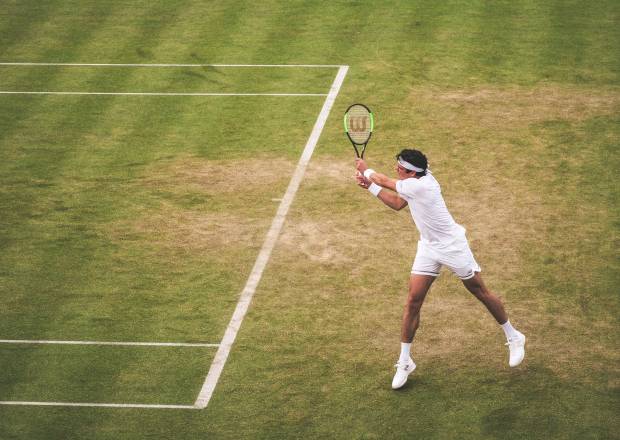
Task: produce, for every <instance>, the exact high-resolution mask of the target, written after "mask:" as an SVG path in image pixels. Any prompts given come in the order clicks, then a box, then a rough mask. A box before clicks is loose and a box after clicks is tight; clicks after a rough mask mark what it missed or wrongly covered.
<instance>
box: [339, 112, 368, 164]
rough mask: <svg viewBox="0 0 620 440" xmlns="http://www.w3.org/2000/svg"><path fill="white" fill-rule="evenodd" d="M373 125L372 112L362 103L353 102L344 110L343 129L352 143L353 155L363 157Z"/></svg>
mask: <svg viewBox="0 0 620 440" xmlns="http://www.w3.org/2000/svg"><path fill="white" fill-rule="evenodd" d="M373 126H374V117H373V115H372V112H371V111H370V109H369V108H368V107H366V106H365V105H364V104H353V105H352V106H350V107H349V108H348V109H347V111H346V112H344V131H345V133H346V134H347V137H348V138H349V140H350V141H351V143H352V144H353V149H354V150H355V155H356V156H357V157H359V158H361V159H363V158H364V151H366V145H367V144H368V141H369V140H370V136H371V135H372V129H373Z"/></svg>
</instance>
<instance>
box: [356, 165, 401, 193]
mask: <svg viewBox="0 0 620 440" xmlns="http://www.w3.org/2000/svg"><path fill="white" fill-rule="evenodd" d="M355 168H357V170H358V171H359V172H360V173H362V174H364V171H366V170H367V169H368V165H366V162H365V161H364V160H363V159H356V160H355ZM373 171H374V170H373ZM366 178H367V179H368V180H370V181H371V182H374V183H376V184H377V185H379V186H381V187H383V188H387V189H391V190H392V191H396V182H398V180H397V179H392V178H391V177H388V176H386V175H385V174H381V173H377V172H376V171H374V172H373V173H372V174H371V175H370V176H366Z"/></svg>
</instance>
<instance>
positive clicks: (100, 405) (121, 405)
mask: <svg viewBox="0 0 620 440" xmlns="http://www.w3.org/2000/svg"><path fill="white" fill-rule="evenodd" d="M0 405H14V406H81V407H84V406H85V407H98V408H154V409H200V408H198V407H197V406H195V405H149V404H143V403H79V402H26V401H23V402H20V401H17V400H9V401H0Z"/></svg>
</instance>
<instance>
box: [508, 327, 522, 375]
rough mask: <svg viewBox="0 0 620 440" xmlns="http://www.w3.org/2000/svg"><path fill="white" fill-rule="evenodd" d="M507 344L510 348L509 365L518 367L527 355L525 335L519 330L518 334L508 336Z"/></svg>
mask: <svg viewBox="0 0 620 440" xmlns="http://www.w3.org/2000/svg"><path fill="white" fill-rule="evenodd" d="M506 345H507V346H508V349H509V350H510V360H509V361H508V365H510V366H511V367H516V366H517V365H519V364H520V363H521V362H522V361H523V358H524V357H525V335H524V334H523V333H521V332H517V336H515V337H512V338H508V342H506Z"/></svg>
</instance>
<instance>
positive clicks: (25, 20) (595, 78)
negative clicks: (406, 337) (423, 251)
mask: <svg viewBox="0 0 620 440" xmlns="http://www.w3.org/2000/svg"><path fill="white" fill-rule="evenodd" d="M1 9H2V10H0V35H2V38H1V39H0V61H2V62H16V61H24V62H86V63H89V62H94V63H197V64H201V63H207V64H208V63H218V64H219V63H221V64H237V63H239V64H246V63H248V64H251V63H257V64H269V63H274V64H276V63H277V64H280V63H284V64H294V63H302V64H315V63H316V64H347V65H349V66H350V70H349V73H348V75H347V77H346V79H345V82H344V85H343V88H342V89H341V91H340V94H339V96H338V99H337V101H336V104H335V106H334V108H333V110H332V113H331V115H330V118H329V120H328V121H327V125H326V127H325V130H324V131H323V134H322V136H321V138H320V141H319V143H318V145H317V149H316V151H315V154H314V157H313V159H312V161H311V163H310V166H309V168H308V171H307V174H306V177H305V178H304V181H303V183H302V186H301V188H300V190H299V192H298V193H297V195H296V198H295V201H294V203H293V205H292V207H291V210H290V212H289V214H288V217H287V221H286V223H285V226H284V229H283V231H282V234H281V236H280V238H279V240H278V243H277V245H276V247H275V249H274V252H273V254H272V257H271V260H270V262H269V264H268V266H267V268H266V271H265V273H264V275H263V279H262V281H261V283H260V285H259V287H258V290H257V292H256V295H255V297H254V300H253V302H252V304H251V307H250V310H249V312H248V315H247V316H246V318H245V320H244V322H243V325H242V326H241V329H240V332H239V335H238V339H237V341H236V342H235V345H234V346H233V349H232V352H231V355H230V358H229V359H228V362H227V364H226V367H225V368H224V372H223V374H222V376H221V378H220V381H219V384H218V386H217V388H216V391H215V394H214V396H213V399H212V401H211V402H210V404H209V406H208V408H207V409H205V410H202V411H179V410H140V409H101V408H99V409H97V408H51V407H46V408H41V407H9V406H0V421H1V422H0V438H1V439H3V440H4V439H56V438H58V439H61V438H62V439H64V438H92V439H115V440H117V439H144V438H153V439H155V438H157V439H160V438H217V439H220V438H223V439H227V438H235V439H236V438H248V439H254V438H261V439H262V438H265V439H266V438H273V439H280V438H317V439H318V438H321V439H323V438H338V439H350V438H359V439H373V438H376V439H383V438H395V439H400V438H403V439H404V438H412V437H417V438H425V439H427V438H428V439H430V438H436V439H444V438H445V439H448V438H450V439H451V438H460V439H468V438H471V439H481V438H482V439H494V438H501V439H533V438H540V439H549V438H554V439H555V438H558V439H573V438H574V439H608V438H618V432H619V430H620V425H619V423H618V418H617V414H618V412H619V410H620V402H619V398H618V391H619V389H618V384H619V380H620V374H619V373H620V372H619V370H618V362H619V361H620V358H619V356H618V353H620V350H619V349H620V347H619V345H618V342H617V340H618V318H617V316H618V312H619V311H620V307H619V304H618V288H617V286H618V284H619V282H620V277H619V274H620V258H619V257H620V255H619V254H618V248H619V244H620V243H619V239H618V231H619V229H620V224H619V222H618V218H619V214H620V209H619V197H620V191H619V189H618V185H617V184H616V182H615V181H616V180H617V179H616V176H617V175H618V172H619V171H620V163H619V160H620V159H619V155H618V146H619V145H620V130H619V129H618V127H619V126H620V124H619V122H620V121H619V120H618V115H619V114H620V111H619V110H620V88H619V85H620V82H619V72H620V56H619V54H620V50H619V49H620V44H619V43H620V30H619V29H620V28H618V26H617V23H618V20H619V18H620V7H619V6H618V4H617V2H612V1H599V2H594V3H590V4H587V5H584V4H583V3H582V2H575V1H548V2H542V3H541V2H534V1H527V2H517V3H515V2H508V1H499V2H491V3H489V2H481V1H474V2H464V1H447V2H428V1H415V2H405V1H388V2H383V3H377V2H369V1H359V2H344V1H337V2H315V1H303V2H302V1H291V2H277V1H267V2H262V3H261V4H260V5H257V4H255V3H252V2H245V1H243V2H225V1H210V2H201V1H152V2H142V1H134V2H117V1H48V2H34V1H27V2H18V1H9V2H5V3H4V4H3V7H2V8H1ZM335 73H336V69H273V70H271V69H269V70H265V69H223V68H178V69H146V68H134V69H129V68H123V69H121V68H85V67H80V68H78V67H71V68H69V67H65V68H61V67H23V66H22V67H15V66H14V67H7V66H0V90H50V91H67V90H73V91H129V92H133V91H153V92H174V91H176V92H296V93H326V92H327V91H328V89H329V86H330V84H331V82H332V80H333V77H334V75H335ZM323 100H324V98H323V97H299V98H291V97H288V98H264V97H253V98H249V97H234V98H233V97H210V98H204V97H202V98H198V97H196V98H188V97H148V98H147V97H121V96H116V97H111V96H108V97H103V96H71V97H68V96H21V95H0V151H1V153H2V160H0V248H1V249H2V252H1V253H0V301H1V302H2V304H3V307H1V308H0V338H3V339H69V340H125V341H134V340H135V341H187V342H218V341H219V339H220V338H221V336H222V334H223V331H224V329H225V327H226V325H227V323H228V320H229V319H230V316H231V313H232V310H233V309H234V307H235V304H236V302H237V298H238V295H239V292H240V291H241V289H242V288H243V285H244V284H245V281H246V279H247V276H248V274H249V273H250V270H251V268H252V265H253V263H254V260H255V259H256V256H257V254H258V251H259V249H260V246H261V245H262V242H263V240H264V236H265V233H266V231H267V230H268V228H269V224H270V222H271V220H272V218H273V216H274V214H275V212H276V209H277V199H279V198H281V197H282V195H283V194H284V191H285V189H286V186H287V185H288V181H289V179H290V176H291V175H292V172H293V170H294V168H295V163H296V161H297V160H298V158H299V155H300V154H301V151H302V148H303V146H304V144H305V142H306V140H307V138H308V136H309V134H310V132H311V130H312V127H313V124H314V122H315V120H316V117H317V115H318V112H319V110H320V108H321V105H322V103H323ZM356 101H361V102H365V103H367V104H368V105H370V107H371V108H372V109H373V110H374V111H375V113H376V115H377V120H376V121H377V124H376V133H375V134H374V135H373V140H372V141H371V144H370V146H369V149H368V152H367V154H368V158H369V161H370V162H371V164H372V165H373V167H374V168H376V169H379V170H385V171H390V170H391V169H392V167H393V164H392V161H393V155H394V153H395V152H396V151H397V150H398V149H400V148H402V146H405V145H416V146H419V147H420V148H421V149H422V150H423V151H425V152H426V153H427V155H428V156H429V159H430V163H431V166H432V168H433V171H434V174H435V176H437V178H438V179H439V181H440V182H441V184H442V188H443V193H444V196H445V198H446V201H447V203H448V206H449V208H450V210H451V212H452V213H453V215H454V217H455V218H456V220H457V221H458V222H460V223H462V224H463V225H464V226H465V227H466V228H467V230H468V237H469V239H470V242H471V244H472V247H473V249H474V252H475V253H476V257H477V260H478V261H479V262H480V263H481V265H482V267H483V275H484V277H485V280H486V281H487V283H488V284H489V285H490V286H491V288H492V289H493V290H495V291H497V292H498V293H500V294H501V295H502V297H503V298H504V301H505V303H506V306H507V309H508V311H509V314H510V316H511V320H512V321H513V322H514V323H515V324H516V325H517V326H518V327H519V328H520V329H523V330H524V332H525V333H526V334H527V335H528V341H529V343H528V354H527V358H526V360H525V362H524V364H523V365H522V366H521V367H519V368H518V369H514V370H510V369H508V367H507V365H506V364H507V360H506V358H507V353H506V351H505V348H504V347H503V346H502V343H503V336H502V334H501V331H500V330H499V329H498V327H497V325H496V324H495V323H494V322H493V320H492V318H491V317H490V316H489V315H488V314H487V313H486V311H485V310H484V309H483V307H482V306H480V305H479V304H477V303H476V302H475V300H474V299H472V298H470V297H469V296H468V295H467V294H466V292H465V290H464V289H463V288H462V287H461V286H460V283H459V282H458V280H457V279H456V278H455V277H453V276H451V275H449V274H448V273H445V274H443V275H442V276H441V277H440V278H439V279H438V280H437V282H436V283H435V285H434V286H433V289H432V292H431V294H430V295H429V297H428V299H427V302H426V303H425V305H424V308H423V312H422V327H421V328H420V331H419V333H418V337H417V339H416V342H415V344H414V357H415V359H416V361H417V363H418V370H417V371H416V374H415V376H413V377H412V379H411V381H410V383H409V384H408V385H407V387H405V389H404V390H402V391H400V392H393V391H391V390H390V389H389V383H390V380H391V374H392V372H393V370H392V365H393V362H394V360H395V358H396V356H397V350H398V338H399V335H398V334H399V325H400V322H399V321H400V314H401V307H402V303H403V301H404V295H405V289H406V281H407V273H408V269H409V267H410V264H411V261H412V258H413V255H414V253H415V241H416V240H417V234H416V233H415V231H414V227H413V225H412V224H411V219H410V217H409V214H408V213H407V212H401V213H399V214H395V213H393V212H390V211H388V210H387V209H386V208H382V207H381V206H380V205H379V204H378V203H377V201H376V200H374V199H372V198H371V197H370V196H368V194H366V193H364V192H362V191H360V190H359V189H357V188H356V187H355V185H354V183H353V182H352V179H351V178H350V176H351V175H352V157H353V156H352V150H351V147H350V145H348V142H347V141H346V139H345V138H344V135H343V134H342V124H341V115H342V112H343V111H344V110H345V109H346V107H347V106H348V105H349V104H350V103H352V102H356ZM403 237H405V238H407V240H405V241H403ZM213 353H214V352H213V350H212V349H204V348H200V349H193V348H183V349H180V348H153V347H150V348H147V347H139V348H135V347H134V348H131V347H90V346H89V347H83V346H77V347H75V346H24V345H11V346H8V345H4V346H0V400H66V401H85V402H88V401H90V402H97V401H100V402H105V401H107V402H120V403H122V402H141V403H179V404H188V403H191V402H193V399H194V398H195V397H196V395H197V393H198V391H199V389H200V386H201V384H202V381H203V379H204V377H205V375H206V373H207V371H208V368H209V365H210V361H211V358H212V356H213Z"/></svg>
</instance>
